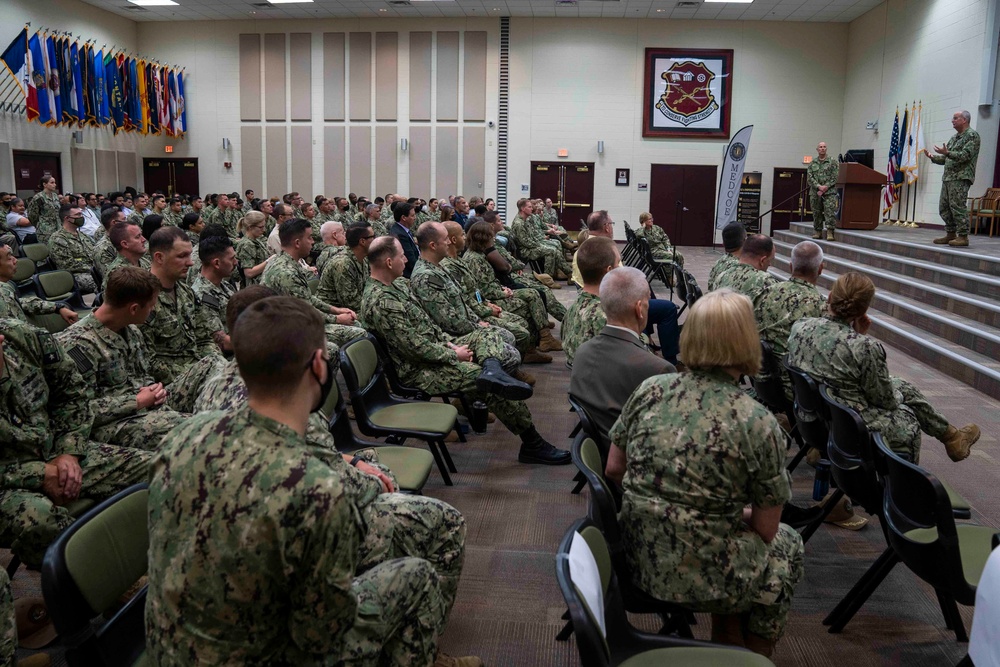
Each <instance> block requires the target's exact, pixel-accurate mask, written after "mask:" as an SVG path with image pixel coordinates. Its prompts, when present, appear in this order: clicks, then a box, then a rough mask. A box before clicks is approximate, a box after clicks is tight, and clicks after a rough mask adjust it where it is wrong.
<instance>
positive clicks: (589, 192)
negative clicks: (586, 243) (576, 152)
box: [531, 162, 594, 231]
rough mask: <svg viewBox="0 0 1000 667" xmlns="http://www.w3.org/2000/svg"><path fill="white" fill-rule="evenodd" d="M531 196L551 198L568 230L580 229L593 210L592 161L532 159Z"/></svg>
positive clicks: (563, 224) (560, 219) (562, 223)
mask: <svg viewBox="0 0 1000 667" xmlns="http://www.w3.org/2000/svg"><path fill="white" fill-rule="evenodd" d="M531 196H532V197H534V198H536V199H551V200H552V205H553V207H554V208H555V209H556V213H557V214H558V216H559V224H560V225H562V226H563V227H565V228H566V229H567V230H568V231H578V230H580V229H583V227H584V225H585V224H586V221H587V216H588V215H590V212H591V211H592V210H594V163H593V162H532V163H531Z"/></svg>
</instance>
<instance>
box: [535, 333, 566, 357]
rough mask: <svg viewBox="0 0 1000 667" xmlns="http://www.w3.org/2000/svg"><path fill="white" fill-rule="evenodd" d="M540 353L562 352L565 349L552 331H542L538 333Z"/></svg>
mask: <svg viewBox="0 0 1000 667" xmlns="http://www.w3.org/2000/svg"><path fill="white" fill-rule="evenodd" d="M538 336H539V341H538V351H539V352H560V351H562V349H563V346H562V342H561V341H560V340H559V339H558V338H556V337H555V336H553V335H552V330H551V329H542V330H541V331H540V332H538Z"/></svg>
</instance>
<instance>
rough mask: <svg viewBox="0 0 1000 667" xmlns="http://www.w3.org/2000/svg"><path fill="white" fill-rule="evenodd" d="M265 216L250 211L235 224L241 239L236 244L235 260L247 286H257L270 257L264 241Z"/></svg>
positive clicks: (258, 212)
mask: <svg viewBox="0 0 1000 667" xmlns="http://www.w3.org/2000/svg"><path fill="white" fill-rule="evenodd" d="M266 217H267V216H265V215H264V214H263V213H261V212H260V211H250V212H249V213H247V214H246V215H245V216H243V217H242V218H240V221H239V222H238V223H236V233H237V234H243V237H242V238H241V239H240V240H239V241H237V242H236V258H237V259H238V260H240V266H242V267H243V274H244V275H245V276H246V277H247V285H259V284H260V274H262V273H264V267H265V266H266V265H267V258H268V257H270V256H271V253H270V251H269V250H268V249H267V243H266V242H265V241H264V221H265V218H266Z"/></svg>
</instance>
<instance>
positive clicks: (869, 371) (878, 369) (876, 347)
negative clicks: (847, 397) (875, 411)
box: [858, 336, 899, 410]
mask: <svg viewBox="0 0 1000 667" xmlns="http://www.w3.org/2000/svg"><path fill="white" fill-rule="evenodd" d="M861 338H862V339H863V340H864V347H863V348H862V350H861V353H860V357H861V358H860V364H859V366H860V370H861V382H859V383H858V385H859V389H860V390H861V393H862V395H863V396H864V397H865V400H866V401H867V402H868V404H869V405H871V406H873V407H877V408H882V409H884V410H896V409H897V408H899V402H898V401H897V400H896V392H895V391H894V390H893V387H892V379H891V378H890V377H889V366H888V364H887V363H886V360H885V348H884V347H882V344H881V343H879V342H878V341H876V340H875V339H873V338H869V337H867V336H862V337H861Z"/></svg>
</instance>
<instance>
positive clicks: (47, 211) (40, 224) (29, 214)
mask: <svg viewBox="0 0 1000 667" xmlns="http://www.w3.org/2000/svg"><path fill="white" fill-rule="evenodd" d="M59 206H60V205H59V195H57V194H55V193H53V194H51V195H50V194H48V193H47V192H45V191H44V190H42V191H41V192H39V193H38V194H36V195H35V196H34V197H32V198H31V199H30V200H29V201H28V206H27V207H26V208H25V209H24V216H25V217H26V218H27V219H28V220H31V224H32V225H34V226H35V236H37V237H38V242H39V243H48V242H49V237H50V236H52V234H53V233H55V231H56V230H57V229H59V228H60V227H61V226H62V222H61V221H60V220H59Z"/></svg>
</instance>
